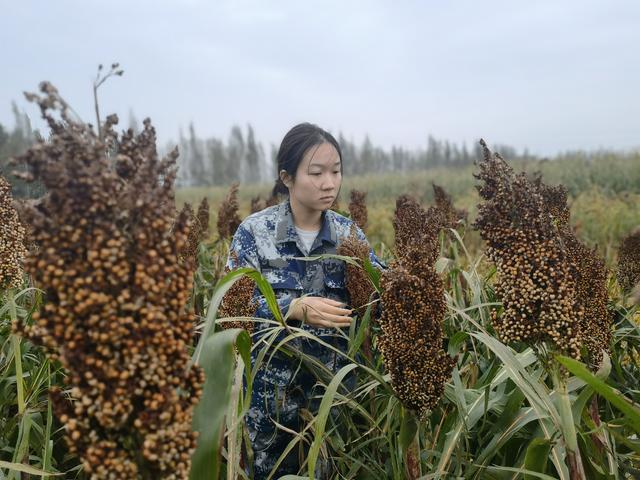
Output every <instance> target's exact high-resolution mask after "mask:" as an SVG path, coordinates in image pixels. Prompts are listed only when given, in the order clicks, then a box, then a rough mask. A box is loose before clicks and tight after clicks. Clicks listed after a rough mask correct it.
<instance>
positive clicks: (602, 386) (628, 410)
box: [556, 355, 640, 433]
mask: <svg viewBox="0 0 640 480" xmlns="http://www.w3.org/2000/svg"><path fill="white" fill-rule="evenodd" d="M556 359H557V360H558V362H560V364H561V365H563V366H564V367H565V368H566V369H567V370H569V371H570V372H571V373H573V374H574V375H575V376H576V377H578V378H580V379H582V380H584V381H585V382H587V384H588V385H589V386H590V387H591V388H593V389H594V390H595V391H596V392H598V393H599V394H600V395H602V396H603V397H604V398H606V399H607V400H608V401H609V403H611V405H613V406H614V407H616V408H617V409H618V410H620V411H621V412H622V413H624V415H625V417H626V419H627V420H628V422H629V423H630V425H631V427H632V428H633V429H634V430H635V431H636V433H640V407H638V406H637V405H635V404H633V403H632V402H631V400H629V399H627V398H626V397H625V396H623V395H622V394H621V393H620V392H618V391H617V390H615V389H614V388H612V387H610V386H609V385H607V384H606V383H605V382H604V381H603V380H602V379H600V378H598V377H597V376H596V375H594V374H593V373H591V372H590V371H589V369H588V368H587V366H586V365H584V364H583V363H580V362H579V361H577V360H574V359H573V358H569V357H565V356H563V355H557V356H556Z"/></svg>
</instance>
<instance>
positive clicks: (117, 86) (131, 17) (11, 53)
mask: <svg viewBox="0 0 640 480" xmlns="http://www.w3.org/2000/svg"><path fill="white" fill-rule="evenodd" d="M0 45H1V46H2V56H1V57H0V58H1V60H0V61H1V63H0V65H1V67H0V123H2V124H5V125H7V124H8V125H12V124H13V120H12V114H11V101H12V100H16V101H17V102H18V105H19V106H20V107H21V108H24V109H25V111H26V112H27V113H28V114H30V115H31V116H33V117H35V116H37V111H36V109H35V108H34V107H33V106H30V105H28V104H27V103H26V102H25V101H24V100H23V96H22V91H24V90H31V91H33V90H35V89H36V88H37V84H38V82H40V81H41V80H45V79H46V80H49V81H51V82H53V83H54V84H55V85H56V86H57V87H58V88H59V90H60V91H61V93H62V94H63V96H64V97H65V98H66V99H67V100H68V101H69V102H70V103H71V104H72V105H73V107H74V108H75V110H76V111H77V112H78V113H80V114H81V115H82V117H83V118H84V119H86V120H87V121H90V122H92V121H93V118H94V117H93V110H92V103H93V102H92V90H91V82H92V79H93V77H94V75H95V71H96V68H97V65H98V64H99V63H104V64H107V65H108V64H111V63H112V62H114V61H118V62H120V64H121V65H122V66H123V68H124V69H125V74H124V76H123V77H121V78H114V79H111V80H110V81H108V82H107V83H106V84H104V85H103V87H102V88H101V90H100V102H101V109H102V112H103V113H104V114H106V113H111V112H116V113H118V114H119V115H120V118H121V120H122V122H121V125H122V126H123V127H126V126H127V125H128V117H129V111H130V110H133V112H134V113H135V115H136V116H137V117H138V119H140V120H142V118H144V117H145V116H149V117H151V119H152V120H153V123H154V124H155V126H156V128H157V130H158V134H159V137H160V140H161V142H162V143H163V144H164V143H165V142H166V141H168V140H170V139H176V138H177V136H178V131H179V128H183V129H184V130H186V128H187V127H188V124H189V122H191V121H193V122H194V124H195V128H196V132H197V134H198V135H199V136H201V137H209V136H216V137H223V138H226V137H227V136H228V133H229V130H230V127H231V126H232V125H233V124H240V125H246V123H247V122H250V123H251V124H252V125H253V127H254V129H255V132H256V136H257V137H258V139H260V140H262V141H264V142H267V143H268V142H274V143H279V141H280V140H281V138H282V136H283V135H284V133H285V132H286V131H287V130H288V129H289V128H290V127H291V126H292V125H294V124H295V123H298V122H300V121H311V122H314V123H318V124H319V125H321V126H323V127H324V128H327V129H329V130H331V131H333V132H334V133H337V132H338V131H342V132H344V133H345V134H346V135H347V136H348V137H352V138H353V139H354V140H355V141H357V142H360V141H361V140H362V139H363V137H364V135H365V134H366V133H368V134H369V135H370V137H371V139H372V140H373V142H374V143H376V144H380V145H383V146H385V147H389V146H391V145H392V144H397V145H404V146H406V147H420V146H424V145H426V138H427V135H428V134H429V133H431V134H433V135H434V136H436V137H437V138H441V139H448V140H452V141H457V142H461V141H465V142H467V143H468V144H470V143H471V142H474V141H476V140H477V139H478V138H480V137H484V138H485V139H486V140H487V141H488V142H489V143H490V144H491V143H508V144H511V145H513V146H515V147H518V148H525V147H527V148H529V149H530V151H532V152H533V153H537V154H541V155H552V154H554V153H557V152H558V151H564V150H573V149H593V148H600V147H604V148H620V149H627V148H636V147H640V94H639V92H638V87H639V86H640V2H639V1H637V0H628V1H619V0H607V1H604V0H564V1H557V0H545V1H535V2H524V1H513V0H511V1H506V0H505V1H497V0H484V1H478V0H449V1H445V0H442V1H427V0H422V1H419V0H415V1H402V0H398V1H391V0H388V1H382V0H369V1H365V0H361V1H360V0H355V1H352V0H325V1H322V2H318V1H312V0H306V1H305V0H274V1H270V0H262V1H260V0H246V1H244V0H243V1H232V0H208V1H206V0H181V1H178V0H173V1H170V0H153V1H151V0H143V1H137V0H129V1H124V0H109V1H108V2H98V1H91V0H55V1H51V0H41V1H30V0H21V1H17V0H13V1H8V0H0ZM35 120H36V119H34V121H35ZM36 125H37V123H36Z"/></svg>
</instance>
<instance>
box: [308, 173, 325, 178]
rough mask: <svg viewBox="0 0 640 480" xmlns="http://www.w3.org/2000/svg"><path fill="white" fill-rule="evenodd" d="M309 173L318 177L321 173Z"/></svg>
mask: <svg viewBox="0 0 640 480" xmlns="http://www.w3.org/2000/svg"><path fill="white" fill-rule="evenodd" d="M309 175H313V176H314V177H319V176H320V175H322V174H321V173H310V174H309Z"/></svg>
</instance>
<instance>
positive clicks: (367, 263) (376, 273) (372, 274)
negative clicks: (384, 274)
mask: <svg viewBox="0 0 640 480" xmlns="http://www.w3.org/2000/svg"><path fill="white" fill-rule="evenodd" d="M363 266H364V271H365V272H367V275H368V276H369V280H371V283H373V286H374V287H375V289H376V292H378V293H380V292H381V290H380V276H381V273H380V270H378V269H377V268H376V267H374V266H373V264H372V263H371V260H369V258H368V257H367V258H365V259H364V262H363Z"/></svg>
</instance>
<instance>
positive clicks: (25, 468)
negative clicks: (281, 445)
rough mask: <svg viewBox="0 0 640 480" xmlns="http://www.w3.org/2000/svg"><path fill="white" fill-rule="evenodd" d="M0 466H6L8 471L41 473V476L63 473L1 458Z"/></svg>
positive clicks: (31, 473)
mask: <svg viewBox="0 0 640 480" xmlns="http://www.w3.org/2000/svg"><path fill="white" fill-rule="evenodd" d="M0 467H2V468H6V469H7V470H9V471H10V472H22V473H28V474H30V475H41V476H43V475H49V476H52V477H53V476H56V477H57V476H60V475H63V474H62V473H52V472H46V471H44V470H40V469H37V468H34V467H30V466H29V465H23V464H22V463H13V462H5V461H3V460H0Z"/></svg>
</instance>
